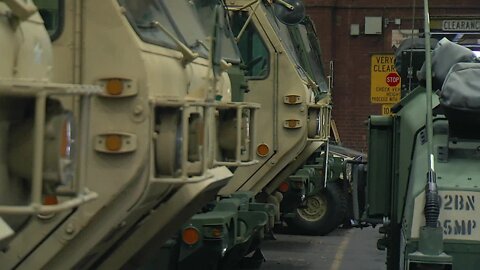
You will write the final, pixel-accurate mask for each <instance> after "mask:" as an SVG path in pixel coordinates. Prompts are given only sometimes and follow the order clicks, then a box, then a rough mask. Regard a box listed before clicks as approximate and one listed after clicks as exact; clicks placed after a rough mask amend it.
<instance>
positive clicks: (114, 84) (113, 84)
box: [105, 79, 123, 96]
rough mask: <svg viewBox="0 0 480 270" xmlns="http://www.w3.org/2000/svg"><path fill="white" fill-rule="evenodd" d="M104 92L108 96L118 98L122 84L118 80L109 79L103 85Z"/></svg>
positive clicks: (121, 90)
mask: <svg viewBox="0 0 480 270" xmlns="http://www.w3.org/2000/svg"><path fill="white" fill-rule="evenodd" d="M105 90H106V91H107V93H108V94H109V95H112V96H118V95H120V94H122V92H123V82H122V80H120V79H109V80H107V83H106V84H105Z"/></svg>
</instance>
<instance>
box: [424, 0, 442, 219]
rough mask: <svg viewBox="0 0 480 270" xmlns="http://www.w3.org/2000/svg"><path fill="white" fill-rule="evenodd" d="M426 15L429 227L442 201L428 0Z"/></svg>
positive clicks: (426, 190) (426, 212)
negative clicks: (435, 141)
mask: <svg viewBox="0 0 480 270" xmlns="http://www.w3.org/2000/svg"><path fill="white" fill-rule="evenodd" d="M424 17H425V27H424V28H425V65H426V80H427V84H426V101H427V119H426V129H427V140H428V141H427V155H428V172H427V185H426V187H425V223H426V226H427V227H430V228H436V227H437V226H438V225H437V222H438V216H439V215H440V202H439V199H438V189H437V176H436V174H435V158H434V156H433V113H432V109H433V108H432V107H433V106H432V54H431V44H430V36H431V34H430V14H429V11H428V0H424Z"/></svg>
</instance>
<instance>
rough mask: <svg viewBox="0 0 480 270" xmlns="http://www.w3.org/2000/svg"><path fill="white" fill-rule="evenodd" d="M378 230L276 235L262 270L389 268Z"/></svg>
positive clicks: (265, 247)
mask: <svg viewBox="0 0 480 270" xmlns="http://www.w3.org/2000/svg"><path fill="white" fill-rule="evenodd" d="M380 236H381V235H380V234H379V233H378V229H373V228H364V229H363V230H360V229H338V230H336V231H334V232H332V233H330V234H329V235H327V236H299V235H286V234H276V237H277V240H274V241H265V242H264V243H263V244H262V250H263V253H264V255H265V257H266V260H267V261H266V262H264V263H263V264H262V266H261V267H260V268H259V269H261V270H287V269H288V270H291V269H295V270H297V269H298V270H313V269H315V270H385V255H386V254H385V251H379V250H377V248H376V243H377V239H378V238H379V237H380Z"/></svg>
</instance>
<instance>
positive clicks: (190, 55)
mask: <svg viewBox="0 0 480 270" xmlns="http://www.w3.org/2000/svg"><path fill="white" fill-rule="evenodd" d="M137 27H138V28H146V29H148V28H157V29H159V30H161V31H162V32H164V33H165V34H166V35H167V36H168V37H169V38H170V39H171V40H172V41H173V42H174V43H175V44H176V45H177V48H178V50H179V51H180V52H181V53H182V55H183V58H182V63H183V64H184V65H186V64H188V63H190V62H192V61H193V60H195V59H196V58H197V57H198V53H196V52H194V51H192V50H191V49H190V48H189V47H188V46H187V45H185V44H184V43H183V42H182V41H180V40H179V39H178V38H177V37H176V36H175V35H174V34H172V33H171V32H170V31H168V29H167V28H165V26H163V25H162V24H161V23H160V22H159V21H151V22H150V23H149V24H147V25H145V24H137Z"/></svg>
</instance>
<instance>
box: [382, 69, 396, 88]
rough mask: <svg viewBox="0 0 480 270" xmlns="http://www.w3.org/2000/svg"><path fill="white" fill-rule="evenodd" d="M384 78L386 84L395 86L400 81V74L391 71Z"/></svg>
mask: <svg viewBox="0 0 480 270" xmlns="http://www.w3.org/2000/svg"><path fill="white" fill-rule="evenodd" d="M385 80H386V82H387V84H388V86H392V87H393V86H397V85H398V84H399V83H400V76H399V75H398V74H397V73H395V72H392V73H389V74H388V75H387V77H386V79H385Z"/></svg>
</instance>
